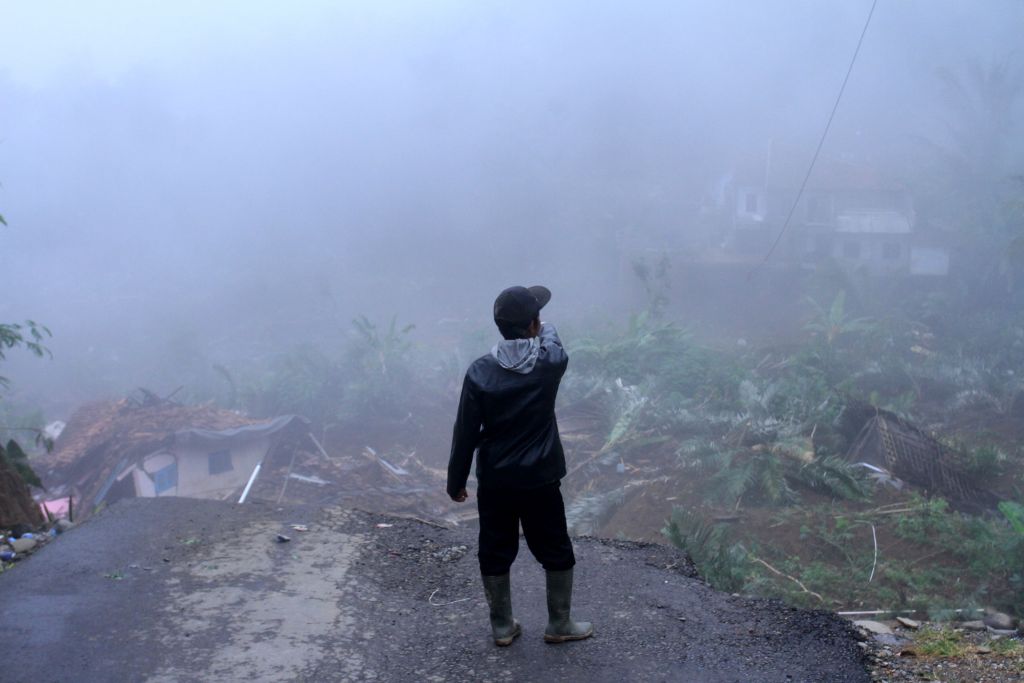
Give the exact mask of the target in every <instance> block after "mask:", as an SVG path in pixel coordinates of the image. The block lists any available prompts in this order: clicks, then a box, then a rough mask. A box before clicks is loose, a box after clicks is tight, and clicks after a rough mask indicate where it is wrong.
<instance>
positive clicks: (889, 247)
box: [882, 242, 903, 261]
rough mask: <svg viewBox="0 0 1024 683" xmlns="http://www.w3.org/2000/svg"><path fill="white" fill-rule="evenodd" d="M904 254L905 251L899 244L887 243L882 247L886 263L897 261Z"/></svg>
mask: <svg viewBox="0 0 1024 683" xmlns="http://www.w3.org/2000/svg"><path fill="white" fill-rule="evenodd" d="M902 252H903V250H902V249H901V248H900V245H899V243H897V242H885V243H884V244H883V245H882V258H884V259H885V260H886V261H895V260H896V259H898V258H899V257H900V254H901V253H902Z"/></svg>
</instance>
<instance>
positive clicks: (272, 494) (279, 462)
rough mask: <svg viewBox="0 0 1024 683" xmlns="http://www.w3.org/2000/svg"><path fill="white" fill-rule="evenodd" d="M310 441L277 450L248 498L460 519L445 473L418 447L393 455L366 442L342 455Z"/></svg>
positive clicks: (429, 517) (427, 518) (430, 518)
mask: <svg viewBox="0 0 1024 683" xmlns="http://www.w3.org/2000/svg"><path fill="white" fill-rule="evenodd" d="M308 441H309V446H308V447H305V446H298V447H294V446H295V445H294V444H291V445H292V446H293V449H292V450H291V455H290V456H288V457H285V456H286V453H285V452H284V450H285V449H281V451H282V452H278V453H275V454H274V456H273V457H272V458H271V460H270V462H269V463H268V464H267V466H266V469H265V471H264V473H262V474H261V475H260V478H259V480H258V481H257V482H256V484H255V485H254V486H253V490H252V492H251V493H250V497H252V498H259V499H261V500H267V501H273V502H275V503H281V502H287V503H293V504H294V503H305V504H312V505H344V506H345V507H351V508H358V509H362V510H367V511H370V512H387V513H389V514H395V515H398V516H406V517H416V518H420V519H424V520H445V521H447V522H449V523H458V521H459V518H456V517H454V516H452V515H451V514H450V512H451V508H452V504H451V501H450V500H449V499H448V496H447V495H446V494H445V479H446V473H445V472H444V471H443V470H440V469H436V468H432V467H429V466H428V465H426V464H424V463H423V462H422V461H421V460H420V459H419V458H418V457H417V456H416V452H415V451H412V452H409V453H404V454H401V453H400V454H396V455H394V456H392V455H390V454H386V455H385V454H381V453H378V452H377V451H376V450H375V449H374V448H371V447H369V446H367V447H365V448H363V449H362V450H361V451H358V452H350V453H340V454H338V453H328V452H327V451H325V450H321V447H320V446H319V444H318V443H317V442H315V441H314V440H313V439H309V440H308ZM300 442H301V439H300ZM467 512H468V511H467ZM473 512H474V513H475V506H474V509H473Z"/></svg>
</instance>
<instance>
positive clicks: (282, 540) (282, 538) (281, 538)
mask: <svg viewBox="0 0 1024 683" xmlns="http://www.w3.org/2000/svg"><path fill="white" fill-rule="evenodd" d="M290 540H292V539H291V538H289V537H288V536H285V535H284V534H278V535H277V542H278V543H287V542H288V541H290Z"/></svg>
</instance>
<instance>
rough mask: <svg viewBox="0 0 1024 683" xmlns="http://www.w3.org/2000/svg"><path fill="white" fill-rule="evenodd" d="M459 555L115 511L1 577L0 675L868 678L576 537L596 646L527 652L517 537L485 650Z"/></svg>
mask: <svg viewBox="0 0 1024 683" xmlns="http://www.w3.org/2000/svg"><path fill="white" fill-rule="evenodd" d="M293 524H302V525H306V526H307V527H308V531H296V530H294V529H292V528H291V525H293ZM378 525H384V526H378ZM388 525H390V526H388ZM279 533H284V534H287V535H288V536H290V537H291V539H292V540H291V541H290V542H287V543H278V542H277V541H276V536H277V534H279ZM473 547H474V538H473V533H472V531H471V530H468V529H467V530H458V531H449V530H446V529H439V528H435V527H432V526H429V525H425V524H421V523H419V522H415V521H409V520H401V519H394V518H386V517H381V516H378V515H371V514H368V513H362V512H353V511H343V510H332V509H311V508H294V507H276V506H273V505H264V504H259V503H257V504H253V505H249V504H246V505H244V506H239V505H235V504H231V503H219V502H214V501H197V500H188V499H173V498H168V499H137V500H129V501H125V502H123V503H119V504H117V505H115V506H113V507H112V508H111V509H109V510H106V511H104V512H103V513H101V514H100V515H98V516H96V517H94V518H93V519H92V520H90V521H89V522H87V523H86V524H83V525H82V526H81V527H79V528H76V529H73V530H71V531H70V532H68V533H67V534H65V535H63V536H61V537H60V538H58V539H56V540H55V541H54V542H52V543H50V544H49V545H47V546H46V547H44V548H43V549H42V550H40V551H39V552H38V553H37V554H36V555H34V556H32V557H30V558H29V559H27V560H26V561H24V562H22V563H20V564H19V565H17V566H16V567H15V568H14V569H13V570H11V571H9V572H5V573H4V574H2V575H0V604H3V606H4V610H3V619H2V623H0V662H3V665H2V676H0V678H2V680H4V681H26V682H27V681H31V682H33V683H36V682H41V681H71V680H76V681H77V680H86V681H204V682H205V681H248V682H253V683H255V682H258V681H361V680H379V681H475V680H492V681H532V680H559V681H591V682H594V681H616V682H620V681H633V680H637V681H639V680H643V681H708V682H711V683H714V682H717V681H758V682H768V681H830V682H833V681H835V682H838V681H858V682H860V681H868V680H869V677H868V675H867V673H866V672H865V669H864V667H863V664H862V660H861V654H860V649H859V648H858V647H857V645H856V642H855V641H854V639H853V637H852V635H851V633H850V631H849V628H848V627H847V625H846V623H845V622H843V621H842V620H840V619H837V618H835V617H833V616H831V615H828V614H824V613H813V612H805V611H799V610H792V609H790V608H787V607H784V606H782V605H780V604H779V603H776V602H772V601H763V600H750V599H745V598H734V597H730V596H728V595H724V594H721V593H717V592H715V591H712V590H711V589H710V588H708V587H707V586H705V585H704V584H703V582H701V581H700V580H698V579H695V578H693V577H692V570H691V569H690V567H689V565H688V564H687V562H686V561H685V559H683V558H681V557H680V556H679V555H678V554H677V553H676V552H675V551H674V550H672V549H670V548H665V547H662V546H638V545H635V544H628V543H617V542H608V541H599V540H594V539H578V540H577V541H576V548H577V557H578V561H579V564H578V566H577V585H578V587H577V597H576V609H575V613H576V614H577V616H579V617H580V618H584V619H590V620H593V621H594V622H595V627H596V629H597V634H596V635H595V637H594V638H593V639H591V640H589V641H583V642H579V643H569V644H566V645H559V646H551V645H546V644H545V643H543V641H542V639H541V636H542V633H543V629H544V624H545V618H546V617H545V611H544V587H543V586H544V577H543V572H542V571H541V569H540V567H539V566H538V565H537V564H536V563H535V562H534V561H533V559H532V558H531V557H530V556H529V553H528V552H527V551H526V548H525V544H524V545H523V548H522V551H521V555H520V559H519V561H517V562H516V566H515V568H514V569H513V602H514V605H515V610H516V616H517V618H518V619H519V620H520V621H521V622H523V628H524V634H523V636H522V637H521V638H519V639H518V640H517V641H516V642H515V643H514V644H513V645H512V646H511V647H509V648H503V649H498V648H495V647H494V646H493V645H492V644H491V642H490V639H489V637H488V636H489V632H488V626H487V612H486V606H485V604H484V601H483V595H482V589H481V588H480V585H479V577H478V576H477V568H476V558H475V555H474V552H473Z"/></svg>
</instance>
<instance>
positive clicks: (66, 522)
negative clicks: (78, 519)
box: [57, 517, 75, 533]
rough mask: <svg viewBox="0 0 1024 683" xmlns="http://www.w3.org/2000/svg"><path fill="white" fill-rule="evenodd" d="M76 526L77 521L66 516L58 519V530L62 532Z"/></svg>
mask: <svg viewBox="0 0 1024 683" xmlns="http://www.w3.org/2000/svg"><path fill="white" fill-rule="evenodd" d="M74 526H75V523H74V522H72V521H71V520H70V519H68V518H66V517H61V518H60V519H58V520H57V531H59V532H60V533H64V532H65V531H67V530H68V529H71V528H73V527H74Z"/></svg>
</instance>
